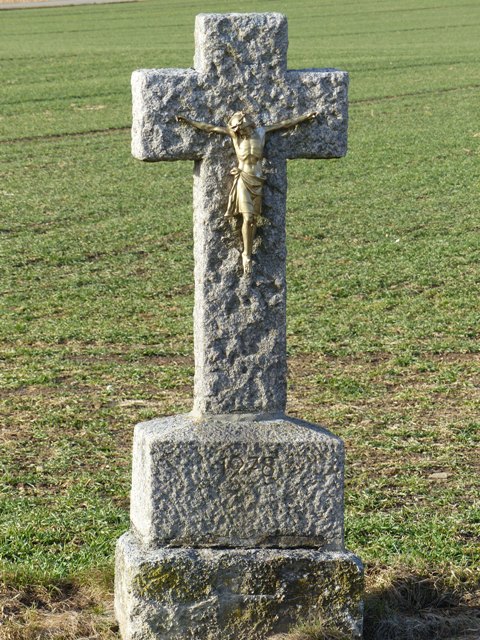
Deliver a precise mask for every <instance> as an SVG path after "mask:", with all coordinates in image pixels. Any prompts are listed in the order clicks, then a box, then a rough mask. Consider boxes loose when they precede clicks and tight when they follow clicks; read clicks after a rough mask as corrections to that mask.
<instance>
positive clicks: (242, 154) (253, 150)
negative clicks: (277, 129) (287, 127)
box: [233, 127, 265, 177]
mask: <svg viewBox="0 0 480 640" xmlns="http://www.w3.org/2000/svg"><path fill="white" fill-rule="evenodd" d="M233 144H234V147H235V152H236V154H237V158H238V168H239V169H240V170H241V171H245V173H249V174H251V175H256V176H258V177H261V175H262V158H263V149H264V147H265V130H264V129H263V128H262V127H258V128H257V129H255V130H254V131H253V132H252V134H251V135H250V136H248V137H245V138H243V137H241V136H236V137H235V138H233Z"/></svg>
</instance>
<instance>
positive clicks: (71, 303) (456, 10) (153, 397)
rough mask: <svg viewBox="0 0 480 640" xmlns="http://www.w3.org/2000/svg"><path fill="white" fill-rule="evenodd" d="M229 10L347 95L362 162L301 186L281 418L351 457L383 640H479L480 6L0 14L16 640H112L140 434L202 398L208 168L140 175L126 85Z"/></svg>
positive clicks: (6, 408) (445, 1) (376, 2)
mask: <svg viewBox="0 0 480 640" xmlns="http://www.w3.org/2000/svg"><path fill="white" fill-rule="evenodd" d="M229 10H230V11H231V10H242V11H272V10H276V11H282V12H284V13H286V14H287V16H288V18H289V29H290V52H289V64H290V67H291V68H302V67H311V66H335V67H339V68H342V69H346V70H348V71H349V72H350V77H351V91H350V98H351V109H350V143H349V153H348V156H347V157H346V158H344V159H341V160H335V161H330V162H325V161H318V162H313V161H295V162H291V163H290V166H289V199H288V211H289V213H288V217H289V223H288V224H289V227H288V247H289V258H288V281H289V304H288V314H289V326H288V334H289V338H288V339H289V358H290V359H289V362H290V391H289V413H290V414H292V415H295V416H299V417H302V418H305V419H309V420H312V421H316V422H319V423H322V424H324V425H326V426H328V427H329V428H330V429H331V430H332V431H334V432H335V433H337V434H338V435H340V436H341V437H342V438H344V440H345V442H346V446H347V478H346V500H347V504H346V525H347V545H348V548H350V549H351V550H352V551H354V552H355V553H357V554H358V555H360V556H361V557H362V558H363V560H364V561H365V564H366V568H367V588H368V593H369V596H368V598H369V599H368V602H367V604H368V608H367V630H366V638H367V640H368V638H370V639H373V638H376V640H388V639H389V638H391V639H392V640H403V639H404V638H409V639H410V640H416V639H420V638H425V639H431V638H441V637H445V638H447V637H451V636H453V635H454V633H455V632H456V631H461V630H462V629H474V628H476V629H477V632H476V635H473V636H472V637H478V633H479V631H478V629H479V626H478V615H479V613H480V612H479V609H480V583H479V581H480V576H479V561H480V535H479V534H480V499H479V475H478V472H479V458H480V456H479V440H480V438H479V425H480V418H479V409H480V349H479V334H480V306H479V286H480V269H479V266H478V263H479V247H480V242H479V231H480V216H479V204H478V203H479V198H478V194H479V186H480V163H479V145H480V120H479V113H480V111H479V104H480V100H479V96H480V91H479V90H480V67H479V65H478V60H479V56H480V4H479V3H478V2H477V0H470V1H468V0H466V1H465V2H462V1H461V0H458V1H457V2H455V1H453V0H405V1H403V2H401V3H399V2H397V1H395V0H357V1H356V2H354V1H353V0H352V1H346V0H345V1H342V0H338V1H336V2H334V1H333V0H326V1H322V0H320V1H313V0H297V2H293V1H291V0H289V1H285V0H284V1H279V2H271V1H268V0H265V1H263V2H251V1H248V0H247V1H245V2H243V3H242V4H241V5H235V6H234V5H233V4H232V3H231V2H227V1H224V2H209V1H207V0H205V1H202V2H200V1H198V0H190V1H189V2H167V1H166V0H144V1H143V2H138V3H132V4H119V5H105V6H100V5H97V6H85V7H65V8H56V9H32V10H19V11H8V12H1V14H0V56H1V61H2V70H1V87H2V91H1V94H0V103H1V111H0V154H1V158H2V165H1V174H0V175H1V181H0V202H1V219H0V243H1V244H0V254H1V255H0V258H1V261H0V270H1V279H0V291H1V303H0V304H1V312H2V321H1V325H0V337H1V341H2V346H1V354H0V358H1V365H2V367H1V372H0V374H1V377H2V387H1V390H0V402H1V407H2V423H1V429H2V431H1V438H2V440H1V441H2V445H3V446H2V452H1V463H0V464H1V469H2V479H1V489H0V491H1V503H0V556H1V565H0V566H1V570H2V575H3V579H2V587H1V589H2V603H3V604H2V610H3V626H2V625H0V638H1V639H2V640H20V639H23V640H25V639H30V638H32V639H33V638H55V639H57V640H60V639H61V638H102V639H107V638H114V637H117V636H116V632H115V628H114V625H113V623H112V619H111V589H112V574H113V569H112V554H113V550H114V545H115V540H116V538H117V537H118V536H119V535H120V534H121V533H122V532H123V531H125V530H126V529H127V528H128V492H129V482H130V478H129V472H130V471H129V466H130V456H131V440H132V428H133V425H134V424H135V423H136V422H138V421H140V420H142V419H148V418H152V417H156V416H159V415H165V414H170V413H176V412H181V411H188V410H189V409H190V406H191V396H192V376H193V358H192V349H193V346H192V327H191V312H192V304H193V277H192V267H193V258H192V224H191V182H192V178H191V174H192V166H191V164H190V163H174V164H168V163H158V164H156V165H142V164H141V163H138V162H136V161H134V160H133V159H131V157H130V152H129V130H128V129H129V125H130V93H129V91H130V90H129V78H130V74H131V71H132V70H133V69H135V68H137V67H188V66H191V59H192V55H193V21H194V16H195V14H196V13H200V12H209V11H229ZM475 616H477V618H476V621H475ZM382 625H383V626H382ZM415 625H416V626H415ZM429 625H430V626H429ZM475 625H477V626H475ZM405 629H407V631H408V632H409V633H413V635H405V633H407V631H404V630H405ZM412 629H413V631H412ZM402 633H403V634H404V635H402ZM95 634H97V635H95ZM395 634H396V635H395ZM422 634H423V635H422Z"/></svg>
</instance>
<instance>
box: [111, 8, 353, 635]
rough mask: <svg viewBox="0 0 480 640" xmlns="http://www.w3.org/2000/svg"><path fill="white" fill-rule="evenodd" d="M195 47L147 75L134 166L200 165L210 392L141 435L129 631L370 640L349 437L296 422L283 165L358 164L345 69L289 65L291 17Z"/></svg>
mask: <svg viewBox="0 0 480 640" xmlns="http://www.w3.org/2000/svg"><path fill="white" fill-rule="evenodd" d="M195 41H196V50H195V61H194V68H193V69H187V70H180V69H160V70H140V71H136V72H134V74H133V77H132V89H133V143H132V149H133V155H134V156H135V157H136V158H138V159H140V160H145V161H158V160H194V161H195V166H194V241H195V247H194V254H195V310H194V332H195V390H194V406H193V411H192V413H191V414H188V415H179V416H173V417H169V418H161V419H157V420H152V421H150V422H146V423H143V424H139V425H137V427H136V429H135V436H134V451H133V473H132V475H133V479H132V492H131V530H130V532H128V533H126V534H125V535H124V536H122V537H121V538H120V540H119V541H118V545H117V559H116V580H115V583H116V584H115V609H116V615H117V619H118V621H119V624H120V631H121V634H122V637H123V639H124V640H147V639H148V640H152V639H158V640H167V639H168V640H184V639H185V638H186V639H192V640H207V639H208V640H220V639H221V640H233V639H235V640H262V639H264V638H268V636H269V635H271V634H274V633H277V632H284V631H288V630H289V629H291V628H292V627H293V626H295V625H297V624H299V623H301V622H308V621H315V620H317V619H322V620H324V621H326V622H327V623H329V624H333V625H335V626H336V627H337V628H339V629H342V630H344V631H345V632H347V633H350V634H351V636H352V638H359V637H361V628H362V602H361V597H362V595H361V594H362V575H363V571H362V565H361V562H360V560H359V559H358V558H357V557H355V556H354V555H353V554H351V553H349V552H348V551H346V550H345V548H344V537H343V467H344V450H343V444H342V441H341V440H340V439H339V438H337V437H336V436H334V435H333V434H331V433H329V432H328V431H326V430H325V429H323V428H321V427H319V426H316V425H313V424H309V423H307V422H303V421H301V420H297V419H292V418H289V417H287V416H286V415H285V414H284V410H285V401H286V311H285V309H286V282H285V257H286V249H285V212H286V189H287V178H286V160H287V159H290V158H333V157H340V156H343V155H345V152H346V139H347V84H348V78H347V74H346V73H344V72H342V71H337V70H332V69H307V70H302V71H289V70H287V44H288V39H287V20H286V18H285V17H284V16H282V15H280V14H277V13H263V14H225V15H224V14H202V15H199V16H197V19H196V27H195ZM158 205H159V215H162V203H161V202H159V203H158Z"/></svg>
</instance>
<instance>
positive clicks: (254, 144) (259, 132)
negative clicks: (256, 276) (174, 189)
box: [177, 111, 318, 275]
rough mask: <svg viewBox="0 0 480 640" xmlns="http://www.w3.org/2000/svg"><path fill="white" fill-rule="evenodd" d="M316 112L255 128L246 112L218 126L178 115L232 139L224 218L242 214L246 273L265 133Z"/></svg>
mask: <svg viewBox="0 0 480 640" xmlns="http://www.w3.org/2000/svg"><path fill="white" fill-rule="evenodd" d="M317 115H318V114H317V112H316V111H312V112H311V113H307V114H305V115H303V116H299V117H298V118H291V119H290V120H282V121H280V122H277V123H275V124H271V125H268V126H265V127H256V126H255V124H254V122H253V120H252V118H251V117H250V116H249V115H248V114H246V113H244V112H243V111H237V112H236V113H234V114H233V116H232V117H231V118H230V120H229V121H228V124H227V126H226V127H217V126H215V125H213V124H208V123H206V122H196V121H194V120H189V119H188V118H185V117H184V116H181V115H179V116H177V120H178V122H184V123H185V124H189V125H191V126H192V127H196V128H197V129H200V130H201V131H206V132H207V133H221V134H223V135H226V136H230V138H231V139H232V142H233V146H234V148H235V153H236V154H237V160H238V166H237V167H236V168H235V169H232V170H231V172H230V173H231V174H232V175H233V176H234V178H233V185H232V187H231V189H230V195H229V197H228V206H227V211H226V213H225V217H227V218H234V217H235V216H241V217H242V240H243V252H242V263H243V272H244V273H245V274H246V275H248V274H250V273H251V272H252V250H253V241H254V239H255V233H256V230H257V224H258V221H259V218H260V216H261V213H262V187H263V183H264V182H265V178H264V177H263V173H262V159H263V150H264V147H265V136H266V134H267V133H270V132H271V131H277V130H278V129H289V128H290V127H294V126H296V125H297V124H299V123H300V122H304V121H306V120H312V119H314V118H316V117H317Z"/></svg>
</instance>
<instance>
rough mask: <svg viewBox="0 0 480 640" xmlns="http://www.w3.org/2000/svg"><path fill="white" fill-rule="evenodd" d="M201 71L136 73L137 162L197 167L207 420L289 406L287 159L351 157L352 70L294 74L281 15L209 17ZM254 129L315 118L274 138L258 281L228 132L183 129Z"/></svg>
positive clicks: (200, 33)
mask: <svg viewBox="0 0 480 640" xmlns="http://www.w3.org/2000/svg"><path fill="white" fill-rule="evenodd" d="M195 41H196V53H195V61H194V69H186V70H182V69H160V70H158V69H153V70H139V71H135V72H134V74H133V76H132V92H133V128H132V152H133V155H134V156H135V157H136V158H138V159H140V160H146V161H157V160H188V159H190V160H195V161H196V162H195V168H194V240H195V249H194V253H195V314H194V317H195V321H194V332H195V394H194V395H195V400H194V410H195V411H196V412H197V413H199V414H202V413H213V414H216V413H220V414H221V413H232V412H275V411H283V410H284V409H285V399H286V331H285V327H286V314H285V295H286V294H285V291H286V287H285V257H286V247H285V213H286V189H287V180H286V159H287V158H333V157H339V156H343V155H345V153H346V142H347V86H348V76H347V74H346V73H345V72H343V71H337V70H331V69H330V70H329V69H306V70H303V71H288V70H287V46H288V35H287V20H286V18H285V16H283V15H281V14H278V13H257V14H255V13H249V14H233V13H232V14H202V15H199V16H197V19H196V26H195ZM241 109H243V110H245V111H248V112H249V113H250V114H251V115H252V117H253V118H254V120H255V121H256V123H257V124H259V125H266V124H271V123H273V122H277V121H279V120H283V119H286V118H292V117H294V116H298V115H302V114H304V113H307V112H310V111H318V112H319V113H320V116H319V117H318V118H317V119H316V120H315V121H312V122H309V123H302V124H301V125H299V126H297V127H296V128H295V129H292V130H289V131H283V132H275V133H271V134H269V137H267V144H266V148H265V159H264V173H265V176H266V178H267V180H266V184H265V186H264V189H263V216H264V218H265V224H264V226H262V227H261V228H260V229H259V231H258V234H257V239H256V243H255V247H254V255H253V262H254V264H253V273H252V276H251V278H248V277H244V276H243V274H242V264H241V258H240V251H241V242H240V240H239V238H238V235H237V234H236V233H235V232H234V231H233V230H232V229H231V227H230V225H229V224H228V222H226V221H225V219H224V217H223V215H224V213H225V211H226V205H227V199H228V192H229V189H230V185H231V180H232V176H231V175H230V173H229V172H230V169H231V168H232V167H234V166H236V159H235V154H234V152H233V148H232V143H231V141H230V139H229V138H227V137H226V136H222V135H218V134H211V135H208V134H207V133H205V132H201V131H198V130H196V129H193V128H192V127H191V126H186V125H184V124H180V123H178V122H176V120H175V116H176V115H177V114H182V115H184V116H186V117H188V118H190V119H193V120H200V121H204V122H209V123H212V124H217V125H225V124H226V122H227V120H228V118H229V117H230V116H231V115H232V114H233V113H234V112H235V111H239V110H241Z"/></svg>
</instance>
